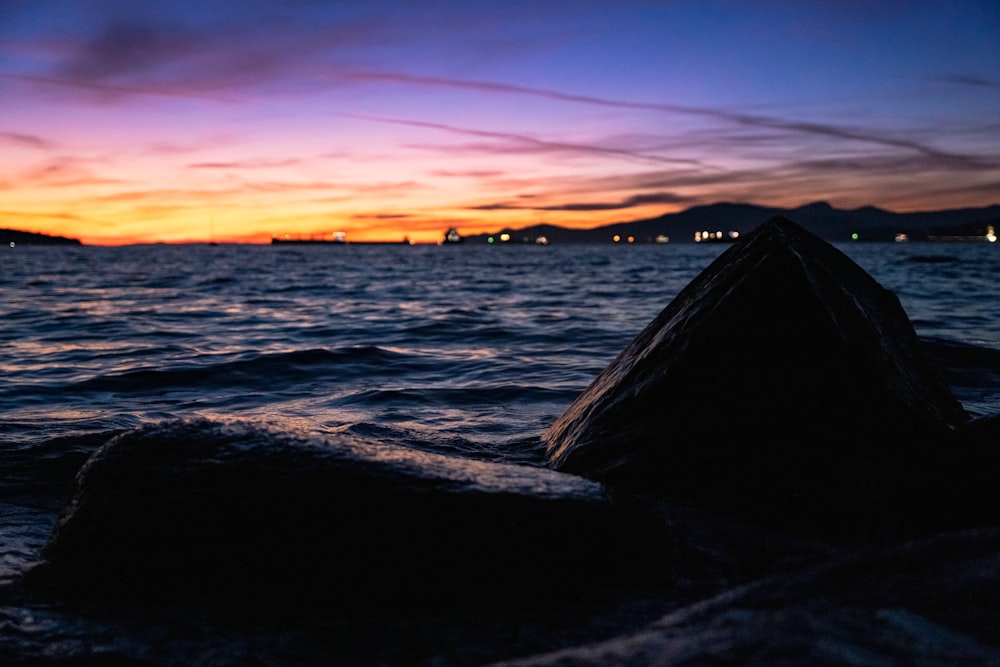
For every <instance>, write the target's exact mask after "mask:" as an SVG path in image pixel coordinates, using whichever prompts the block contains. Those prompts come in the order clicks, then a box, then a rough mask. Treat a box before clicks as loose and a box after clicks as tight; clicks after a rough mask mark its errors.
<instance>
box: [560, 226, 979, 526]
mask: <svg viewBox="0 0 1000 667" xmlns="http://www.w3.org/2000/svg"><path fill="white" fill-rule="evenodd" d="M965 421H966V416H965V414H964V412H963V410H962V408H961V406H960V405H959V403H958V402H957V401H956V400H955V398H954V397H953V396H952V395H951V393H950V391H949V389H948V387H947V386H946V385H945V384H944V382H943V381H942V380H941V379H940V374H939V373H938V372H937V370H936V369H935V368H934V367H933V366H932V365H931V363H930V362H929V361H928V360H927V358H926V355H925V353H924V351H923V349H922V346H921V344H920V341H919V340H918V338H917V336H916V334H915V333H914V331H913V327H912V325H911V324H910V322H909V320H908V319H907V317H906V314H905V313H904V312H903V310H902V307H901V306H900V304H899V302H898V300H897V299H896V297H895V295H894V294H892V293H891V292H890V291H888V290H886V289H884V288H882V287H881V286H880V285H879V284H878V283H877V282H876V281H875V280H874V279H873V278H871V276H869V275H868V274H867V273H866V272H865V271H864V270H862V269H861V268H860V267H858V266H857V265H856V264H854V262H852V261H851V260H850V259H848V258H847V257H846V256H845V255H843V254H842V253H841V252H840V251H838V250H836V249H835V248H833V247H832V246H830V245H829V244H827V243H825V242H823V241H822V240H820V239H818V238H816V237H814V236H812V235H811V234H809V233H808V232H806V231H805V230H803V229H802V228H800V227H799V226H798V225H796V224H795V223H793V222H791V221H788V220H785V219H780V218H778V219H773V220H771V221H769V222H767V223H765V224H764V225H762V226H761V227H760V228H758V229H757V230H755V231H754V232H753V233H751V234H750V235H749V236H748V237H746V238H745V239H744V240H742V241H740V242H739V243H737V244H736V245H734V246H733V247H732V248H730V249H729V250H728V251H726V252H725V253H723V254H722V255H721V256H720V257H719V258H718V259H717V260H716V261H715V262H713V263H712V264H711V265H710V266H709V267H708V268H707V269H705V270H704V271H703V272H702V273H701V274H700V275H699V276H698V277H696V278H695V279H694V280H693V281H692V282H691V283H690V284H689V285H688V286H687V287H686V288H685V289H684V290H683V291H682V292H681V293H680V294H679V295H678V296H677V297H676V298H675V299H674V300H673V301H672V302H671V303H670V304H669V305H668V306H667V307H666V308H665V309H664V310H663V311H662V312H661V313H660V314H659V315H658V316H657V317H656V318H655V319H654V320H653V321H652V322H651V323H650V324H649V325H648V326H647V327H646V329H644V330H643V331H642V332H641V333H640V334H639V335H638V336H637V337H636V338H635V340H634V341H633V342H632V343H631V344H630V345H628V346H627V347H626V348H625V349H624V350H623V351H622V352H621V354H620V355H619V356H618V357H617V358H616V359H615V360H614V361H613V362H612V363H611V365H609V366H608V367H607V368H606V369H605V370H604V371H603V372H601V373H600V375H599V376H598V377H597V378H596V379H595V380H594V382H593V383H592V384H591V385H590V387H588V388H587V389H586V390H585V391H584V392H583V394H581V395H580V396H579V397H578V398H577V399H576V401H574V403H573V404H572V405H571V406H570V407H569V409H568V410H567V411H566V412H565V413H564V414H563V415H562V416H561V417H560V418H559V419H558V420H557V421H556V422H555V423H554V424H553V425H552V427H551V428H550V429H549V430H548V431H547V432H546V433H545V434H544V440H545V442H546V445H547V449H548V456H549V460H550V462H551V464H552V466H553V467H555V468H557V469H560V470H564V471H568V472H573V473H577V474H580V475H584V476H587V477H591V478H594V479H599V480H602V481H605V482H608V483H611V484H614V485H617V486H620V487H622V488H625V489H629V490H633V491H640V492H647V493H653V494H657V495H661V496H664V497H672V498H684V499H694V500H695V502H697V503H704V504H707V505H710V506H713V507H717V508H723V509H731V510H733V511H738V512H740V513H742V514H744V515H747V516H749V517H752V518H755V519H758V520H776V521H778V522H779V523H782V524H784V525H786V526H789V525H794V526H796V527H798V528H805V529H807V530H811V531H814V532H815V531H819V532H824V531H827V530H829V529H830V528H831V527H833V526H834V525H835V524H841V526H847V527H853V526H857V525H863V524H871V523H874V524H875V525H876V526H878V525H880V524H882V525H884V524H885V523H886V522H897V521H909V520H910V519H909V517H904V516H903V515H904V514H906V515H910V514H912V512H909V508H911V507H912V504H913V503H914V502H918V501H917V500H916V497H917V496H918V495H920V494H921V493H922V490H923V489H924V488H925V487H926V485H927V484H928V483H931V484H936V483H938V482H939V481H940V480H937V479H935V478H934V470H935V467H936V461H937V460H939V459H942V458H949V457H953V456H954V451H953V449H954V448H953V446H952V437H953V435H954V432H955V431H956V430H957V429H958V428H959V427H960V426H961V425H962V424H964V423H965ZM876 515H884V516H876Z"/></svg>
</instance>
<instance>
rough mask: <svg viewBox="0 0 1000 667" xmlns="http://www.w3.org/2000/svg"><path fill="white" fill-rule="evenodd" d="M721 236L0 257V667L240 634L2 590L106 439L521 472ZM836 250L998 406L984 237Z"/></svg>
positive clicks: (25, 251)
mask: <svg viewBox="0 0 1000 667" xmlns="http://www.w3.org/2000/svg"><path fill="white" fill-rule="evenodd" d="M723 249H724V247H723V246H721V245H692V244H668V245H635V246H624V245H623V246H614V245H607V246H586V245H579V246H561V247H559V246H548V247H536V246H505V247H492V246H478V245H477V246H469V245H466V246H402V245H400V246H363V245H356V246H284V247H273V246H231V245H219V246H208V245H204V246H199V245H187V246H164V245H155V246H132V247H120V248H103V247H22V246H18V247H16V248H0V290H2V292H0V293H2V299H0V351H2V353H0V461H2V464H0V662H2V661H3V660H4V658H5V657H6V658H7V659H8V660H9V661H15V664H16V661H17V660H27V657H31V658H32V659H35V658H45V657H46V656H48V657H49V658H50V659H52V660H55V661H56V662H57V663H58V660H59V659H60V657H61V656H62V657H65V656H77V657H79V656H82V655H101V654H103V653H108V652H110V653H115V654H116V655H117V653H116V652H122V653H124V654H128V655H132V656H135V655H136V654H139V653H142V652H143V651H145V652H146V653H145V654H144V655H145V658H144V659H148V660H149V661H150V664H183V663H184V661H185V660H186V659H189V658H190V657H191V655H205V654H206V652H208V653H210V652H211V651H220V652H222V653H224V654H225V655H227V656H229V658H231V659H232V664H239V662H240V661H239V659H238V655H239V650H242V649H239V647H245V646H247V642H248V641H250V640H249V639H248V638H246V637H242V638H240V637H237V636H236V635H239V633H238V632H236V631H232V633H233V634H231V635H226V633H225V632H221V631H220V632H218V633H214V634H213V635H212V639H211V640H209V639H206V638H205V637H201V638H200V639H199V635H198V632H197V631H196V630H191V632H189V633H188V634H184V633H180V635H178V636H174V635H172V634H171V632H177V631H176V630H171V631H169V632H168V631H167V630H165V629H164V628H163V627H162V626H155V627H152V626H150V627H147V626H143V625H142V624H140V623H139V622H138V621H135V622H134V624H133V626H130V627H131V630H130V631H129V632H131V639H130V638H129V634H128V632H126V633H125V634H124V635H123V633H122V631H121V629H120V623H119V622H118V621H115V622H114V623H112V622H110V621H107V622H105V621H102V620H100V619H101V618H102V617H101V616H100V614H96V615H95V614H94V613H89V612H88V613H87V614H82V615H81V614H80V613H79V610H70V609H65V608H62V607H59V606H58V605H56V606H53V605H51V604H50V603H48V602H44V603H43V602H38V601H37V600H34V601H32V600H24V599H22V598H21V597H19V595H15V594H13V593H11V592H10V584H11V582H13V581H15V580H16V579H17V577H18V575H19V574H20V573H21V572H22V571H23V570H24V568H26V567H27V566H29V565H30V564H31V563H32V562H34V561H36V560H37V559H38V558H39V554H40V550H41V548H42V546H43V545H44V543H45V540H46V539H47V537H48V535H49V531H50V530H51V527H52V525H53V522H54V520H55V517H56V516H57V514H58V512H59V510H60V508H61V507H62V504H63V503H64V502H65V499H66V496H67V494H68V492H69V488H70V486H69V485H70V481H71V480H72V477H73V475H74V473H75V471H76V470H77V469H78V467H79V466H80V465H81V464H82V462H83V461H84V460H85V459H86V458H87V456H89V454H90V453H91V452H93V451H94V449H96V448H97V447H98V446H100V445H101V444H103V443H104V442H105V441H106V440H107V439H108V438H110V437H111V436H112V435H114V434H116V433H119V432H121V431H123V430H127V429H131V428H134V427H136V426H139V425H142V424H147V423H151V422H158V421H162V420H168V419H173V418H180V417H208V418H212V419H233V418H238V419H248V420H257V421H260V422H263V423H265V424H267V425H269V426H271V427H276V428H279V429H283V428H287V429H295V430H296V431H305V432H307V433H313V434H318V435H322V434H328V433H332V432H346V433H351V434H357V435H360V436H365V437H367V438H375V439H383V440H386V441H391V442H393V443H395V444H401V445H404V446H407V447H412V448H415V449H422V450H430V451H435V452H442V453H447V454H460V455H464V456H471V457H477V458H483V459H489V460H495V461H507V462H518V463H528V464H541V462H542V458H543V457H542V450H541V448H540V446H539V436H540V434H541V432H542V431H543V430H544V429H545V428H546V427H547V426H548V425H550V424H551V423H552V421H553V420H554V419H555V418H556V417H558V416H559V414H561V412H562V411H563V410H564V409H565V408H566V407H567V406H568V405H569V403H570V402H571V401H572V400H573V398H574V397H575V396H576V395H577V394H578V393H579V392H580V391H582V390H583V389H584V388H585V387H586V386H587V384H589V382H590V381H591V380H592V379H593V378H594V376H595V375H596V374H597V373H598V372H599V371H600V370H601V369H602V368H604V366H606V365H607V364H608V363H609V362H610V361H611V360H612V359H613V358H614V357H615V356H616V355H617V354H618V352H619V351H620V350H621V349H622V347H624V346H625V345H626V344H627V343H628V342H629V341H630V340H631V339H632V338H633V337H634V336H635V335H636V334H637V333H638V332H639V331H640V330H641V329H642V328H643V327H644V326H645V325H646V324H647V323H648V322H649V321H650V320H651V319H653V317H654V316H655V315H656V314H657V313H658V312H659V311H660V310H661V309H662V308H663V307H664V306H665V305H666V304H667V303H668V302H669V301H670V300H671V299H672V298H673V296H674V295H675V294H677V293H678V291H680V289H681V288H683V287H684V285H685V284H687V283H688V281H690V280H691V279H692V278H693V277H694V276H695V275H696V274H697V273H698V272H699V271H701V270H702V269H703V268H705V267H706V266H707V265H708V264H709V263H710V262H711V261H712V260H713V259H714V258H715V257H716V256H717V255H718V254H719V253H720V252H721V251H722V250H723ZM841 249H842V250H844V251H845V252H846V253H847V254H848V255H849V256H851V257H852V258H853V259H854V260H855V261H856V262H858V263H859V264H860V265H861V266H862V267H863V268H864V269H866V270H867V271H868V272H869V273H871V274H872V275H873V276H874V277H875V278H876V279H877V280H878V281H879V282H881V283H882V285H884V286H885V287H888V288H889V289H892V290H893V291H895V292H896V293H897V295H898V296H899V298H900V300H901V302H902V304H903V307H904V309H905V310H906V312H907V313H908V314H909V316H910V318H911V320H912V321H913V323H914V326H915V328H916V330H917V333H918V334H919V335H920V336H922V337H924V338H925V339H927V342H928V344H929V348H928V349H929V350H930V351H931V353H932V356H934V357H936V358H937V359H938V360H939V361H941V363H942V364H943V366H944V367H945V368H946V371H947V378H948V380H949V381H950V383H951V384H952V386H953V388H954V391H955V393H956V396H957V397H958V398H959V400H961V401H962V403H963V405H964V406H965V408H966V410H967V411H968V412H969V413H970V414H971V415H972V416H973V417H980V416H984V415H988V414H994V413H998V412H1000V308H998V307H997V303H998V297H1000V289H998V287H997V282H996V281H997V277H998V276H1000V247H997V246H996V245H991V244H986V243H976V244H973V243H967V244H957V243H956V244H923V243H897V244H860V243H859V244H854V245H849V246H842V247H841ZM737 333H738V332H737ZM81 619H85V620H81ZM199 641H201V643H200V644H199V643H198V642H199ZM123 642H124V644H123ZM129 642H133V644H134V646H140V645H141V646H143V647H146V648H143V649H142V650H139V649H135V650H125V649H122V646H123V645H125V646H128V645H129ZM178 642H179V643H178ZM185 642H186V643H185ZM213 642H214V643H213ZM150 646H160V647H162V648H161V649H158V650H160V651H161V653H155V654H150V653H149V652H150V651H153V649H150V648H149V647H150ZM192 646H194V647H196V648H191V647H192ZM185 647H188V648H189V649H190V651H189V652H188V653H184V651H185ZM220 647H221V648H220ZM233 647H237V648H233ZM248 650H249V649H248ZM275 650H277V649H275ZM26 656H27V657H26ZM234 656H236V657H234ZM473 657H477V656H473ZM456 661H457V662H461V656H459V657H458V658H456ZM59 664H61V663H59ZM72 664H85V662H80V663H72ZM115 664H119V663H115ZM120 664H131V663H125V662H122V663H120ZM204 664H230V663H227V662H225V661H221V662H218V663H213V662H212V661H211V660H208V659H206V662H205V663H204Z"/></svg>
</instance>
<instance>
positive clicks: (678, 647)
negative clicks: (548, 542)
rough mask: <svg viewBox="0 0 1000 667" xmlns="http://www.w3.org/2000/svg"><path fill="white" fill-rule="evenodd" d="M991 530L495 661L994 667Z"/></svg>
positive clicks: (769, 581)
mask: <svg viewBox="0 0 1000 667" xmlns="http://www.w3.org/2000/svg"><path fill="white" fill-rule="evenodd" d="M997 553H1000V531H998V530H997V529H989V530H985V529H984V530H973V531H966V532H961V533H954V534H944V535H938V536H935V537H933V538H929V539H925V540H920V541H916V542H910V543H903V544H900V545H896V546H893V547H889V548H884V549H873V550H865V551H861V552H859V553H857V554H853V555H851V556H848V557H845V558H843V559H840V560H836V561H834V562H832V563H827V564H824V565H822V566H818V567H814V568H807V569H804V570H802V571H800V572H794V573H782V574H780V575H778V576H775V577H771V578H766V579H763V580H761V581H759V582H756V583H753V584H750V585H748V586H744V587H742V588H738V589H735V590H733V591H729V592H727V593H724V594H722V595H719V596H717V597H715V598H712V599H709V600H706V601H704V602H700V603H698V604H695V605H691V606H689V607H685V608H683V609H680V610H678V611H675V612H672V613H670V614H667V615H665V616H663V617H662V618H661V619H659V620H658V621H656V622H655V623H652V624H650V625H648V626H646V627H644V628H641V629H639V630H637V631H635V632H632V633H627V634H624V635H622V636H619V637H616V638H614V639H610V640H606V641H603V642H596V643H591V644H587V645H584V646H578V647H574V648H570V649H565V650H562V651H557V652H553V653H549V654H545V655H538V656H534V657H530V658H525V659H523V660H518V661H513V662H510V663H504V664H509V665H517V666H518V667H553V666H555V665H558V666H559V667H589V666H592V665H593V666H596V665H636V666H639V665H641V666H642V667H681V666H688V665H717V666H719V667H722V666H724V665H732V666H734V667H735V666H737V665H739V666H742V665H769V666H771V667H792V666H797V665H829V666H831V667H832V666H834V665H836V666H838V667H839V666H841V665H858V666H862V665H863V666H865V667H879V666H885V667H890V666H897V665H927V666H931V665H940V666H941V667H945V666H949V667H950V666H951V665H965V666H972V665H983V666H985V665H998V664H1000V649H998V648H997V647H998V646H1000V625H998V624H997V622H996V621H997V613H996V609H997V604H998V603H1000V578H998V577H997V574H996V564H997V556H996V554H997Z"/></svg>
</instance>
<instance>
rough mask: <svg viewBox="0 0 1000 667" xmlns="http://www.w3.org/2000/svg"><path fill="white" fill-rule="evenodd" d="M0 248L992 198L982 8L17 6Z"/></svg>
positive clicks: (985, 11)
mask: <svg viewBox="0 0 1000 667" xmlns="http://www.w3.org/2000/svg"><path fill="white" fill-rule="evenodd" d="M0 29H2V31H3V35H4V39H3V40H2V41H0V97H2V99H3V100H4V104H3V105H0V154H2V155H3V159H2V160H0V227H8V228H14V229H20V230H24V231H35V232H41V233H47V234H55V235H64V236H71V237H75V238H79V239H81V240H82V241H83V242H85V243H89V244H122V243H137V242H187V241H208V240H212V241H218V242H251V243H266V242H269V241H270V239H271V238H272V237H275V236H278V237H280V236H285V235H292V236H297V237H310V236H320V235H329V234H332V233H333V232H335V231H344V232H345V233H346V236H347V238H348V239H350V240H355V241H402V240H403V239H404V238H407V239H409V240H411V241H413V242H417V243H429V242H438V241H440V240H441V239H442V237H443V235H444V232H445V230H447V229H449V228H453V227H454V228H458V229H459V230H460V231H461V233H462V234H463V235H470V234H478V233H486V232H490V233H492V232H496V231H497V230H500V229H518V228H522V227H526V226H529V225H534V224H542V223H545V224H555V225H561V226H565V227H576V228H585V227H587V228H589V227H597V226H601V225H605V224H609V223H614V222H623V221H630V220H636V219H641V218H648V217H653V216H657V215H662V214H664V213H670V212H676V211H680V210H683V209H686V208H689V207H692V206H697V205H702V204H710V203H715V202H719V201H731V202H746V203H754V204H760V205H768V206H782V207H794V206H798V205H802V204H806V203H809V202H813V201H820V200H822V201H828V202H830V203H831V204H833V205H834V206H836V207H838V208H856V207H861V206H866V205H875V206H879V207H882V208H887V209H890V210H895V211H900V212H902V211H913V210H929V209H942V208H957V207H970V206H985V205H989V204H995V203H998V202H1000V125H998V124H997V123H996V122H995V118H996V117H997V115H998V113H1000V42H998V40H996V34H1000V7H998V6H997V5H996V3H992V2H985V1H980V2H972V1H964V2H956V3H948V4H945V3H931V2H916V3H874V4H872V5H868V4H867V3H832V2H825V1H816V2H806V3H796V4H794V5H792V4H789V5H787V6H785V5H782V4H781V3H765V2H747V3H736V2H721V1H713V2H677V3H662V4H658V3H610V2H597V3H587V4H585V5H579V4H577V3H574V4H572V5H570V4H568V3H563V2H551V3H526V2H514V3H512V4H510V5H509V6H505V7H504V8H503V9H498V8H496V7H494V6H493V5H486V4H484V3H481V2H465V3H457V2H447V1H444V2H439V3H429V4H428V3H416V2H403V3H398V2H397V3H392V2H388V1H375V2H365V3H360V2H347V3H338V4H336V5H335V6H332V5H331V6H328V5H325V4H321V3H316V4H308V3H306V4H300V5H295V6H292V7H287V8H286V7H282V6H278V5H275V4H274V3H268V2H250V3H219V2H207V3H204V2H202V3H197V4H196V3H192V2H178V3H173V4H171V6H170V7H169V8H167V7H159V6H146V5H141V6H140V5H127V4H126V5H122V4H121V3H114V2H109V1H106V0H81V1H80V2H76V3H71V4H67V3H56V2H53V1H51V0H42V1H39V2H32V3H14V4H13V5H11V6H9V7H5V8H4V12H3V15H2V16H0Z"/></svg>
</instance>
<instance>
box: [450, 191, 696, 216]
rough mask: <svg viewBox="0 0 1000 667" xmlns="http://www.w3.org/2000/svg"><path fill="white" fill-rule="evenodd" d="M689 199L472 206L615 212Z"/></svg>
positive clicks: (665, 195)
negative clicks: (551, 204)
mask: <svg viewBox="0 0 1000 667" xmlns="http://www.w3.org/2000/svg"><path fill="white" fill-rule="evenodd" d="M690 201H691V198H690V197H686V196H684V195H679V194H676V193H674V192H653V193H647V194H639V195H633V196H631V197H627V198H625V199H622V200H621V201H616V202H582V203H570V204H558V205H553V206H529V205H525V204H519V203H510V202H500V203H496V204H484V205H482V206H472V207H470V210H474V211H509V210H528V211H616V210H620V209H628V208H635V207H637V206H646V205H649V204H683V203H689V202H690Z"/></svg>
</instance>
